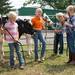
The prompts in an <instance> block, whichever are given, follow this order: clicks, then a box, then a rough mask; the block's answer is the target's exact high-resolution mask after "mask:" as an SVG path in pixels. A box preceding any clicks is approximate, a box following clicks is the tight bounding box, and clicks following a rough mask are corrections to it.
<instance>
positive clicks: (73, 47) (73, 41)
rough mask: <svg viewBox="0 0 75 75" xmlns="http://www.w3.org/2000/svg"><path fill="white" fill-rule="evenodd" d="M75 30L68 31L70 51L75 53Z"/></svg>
mask: <svg viewBox="0 0 75 75" xmlns="http://www.w3.org/2000/svg"><path fill="white" fill-rule="evenodd" d="M74 34H75V31H71V32H68V33H67V45H68V47H69V51H70V52H71V53H75V36H74Z"/></svg>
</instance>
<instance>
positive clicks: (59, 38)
mask: <svg viewBox="0 0 75 75" xmlns="http://www.w3.org/2000/svg"><path fill="white" fill-rule="evenodd" d="M58 45H59V46H60V47H59V48H58ZM58 52H59V54H63V34H55V37H54V53H55V54H57V53H58Z"/></svg>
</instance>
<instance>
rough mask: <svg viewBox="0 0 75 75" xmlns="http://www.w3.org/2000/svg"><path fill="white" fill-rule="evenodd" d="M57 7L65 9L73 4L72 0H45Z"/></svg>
mask: <svg viewBox="0 0 75 75" xmlns="http://www.w3.org/2000/svg"><path fill="white" fill-rule="evenodd" d="M44 1H46V2H47V3H48V4H49V5H50V6H52V7H53V8H55V9H65V8H66V7H67V6H68V5H70V4H72V0H44Z"/></svg>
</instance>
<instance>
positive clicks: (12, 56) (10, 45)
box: [8, 43, 24, 67]
mask: <svg viewBox="0 0 75 75" xmlns="http://www.w3.org/2000/svg"><path fill="white" fill-rule="evenodd" d="M8 45H9V48H10V66H11V67H13V66H14V49H15V50H16V53H17V56H18V60H19V64H20V66H21V65H22V64H24V59H23V57H22V54H21V52H20V47H19V44H17V43H8Z"/></svg>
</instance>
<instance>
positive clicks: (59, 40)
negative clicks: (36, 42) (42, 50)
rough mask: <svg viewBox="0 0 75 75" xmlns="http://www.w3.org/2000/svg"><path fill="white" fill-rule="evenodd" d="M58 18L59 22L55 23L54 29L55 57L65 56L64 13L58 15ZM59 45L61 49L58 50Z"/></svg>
mask: <svg viewBox="0 0 75 75" xmlns="http://www.w3.org/2000/svg"><path fill="white" fill-rule="evenodd" d="M56 18H57V19H58V21H59V22H57V23H55V27H54V32H55V36H54V55H57V54H60V55H62V54H63V28H64V21H65V18H64V14H63V13H61V12H60V13H57V14H56ZM58 45H59V48H58Z"/></svg>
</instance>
